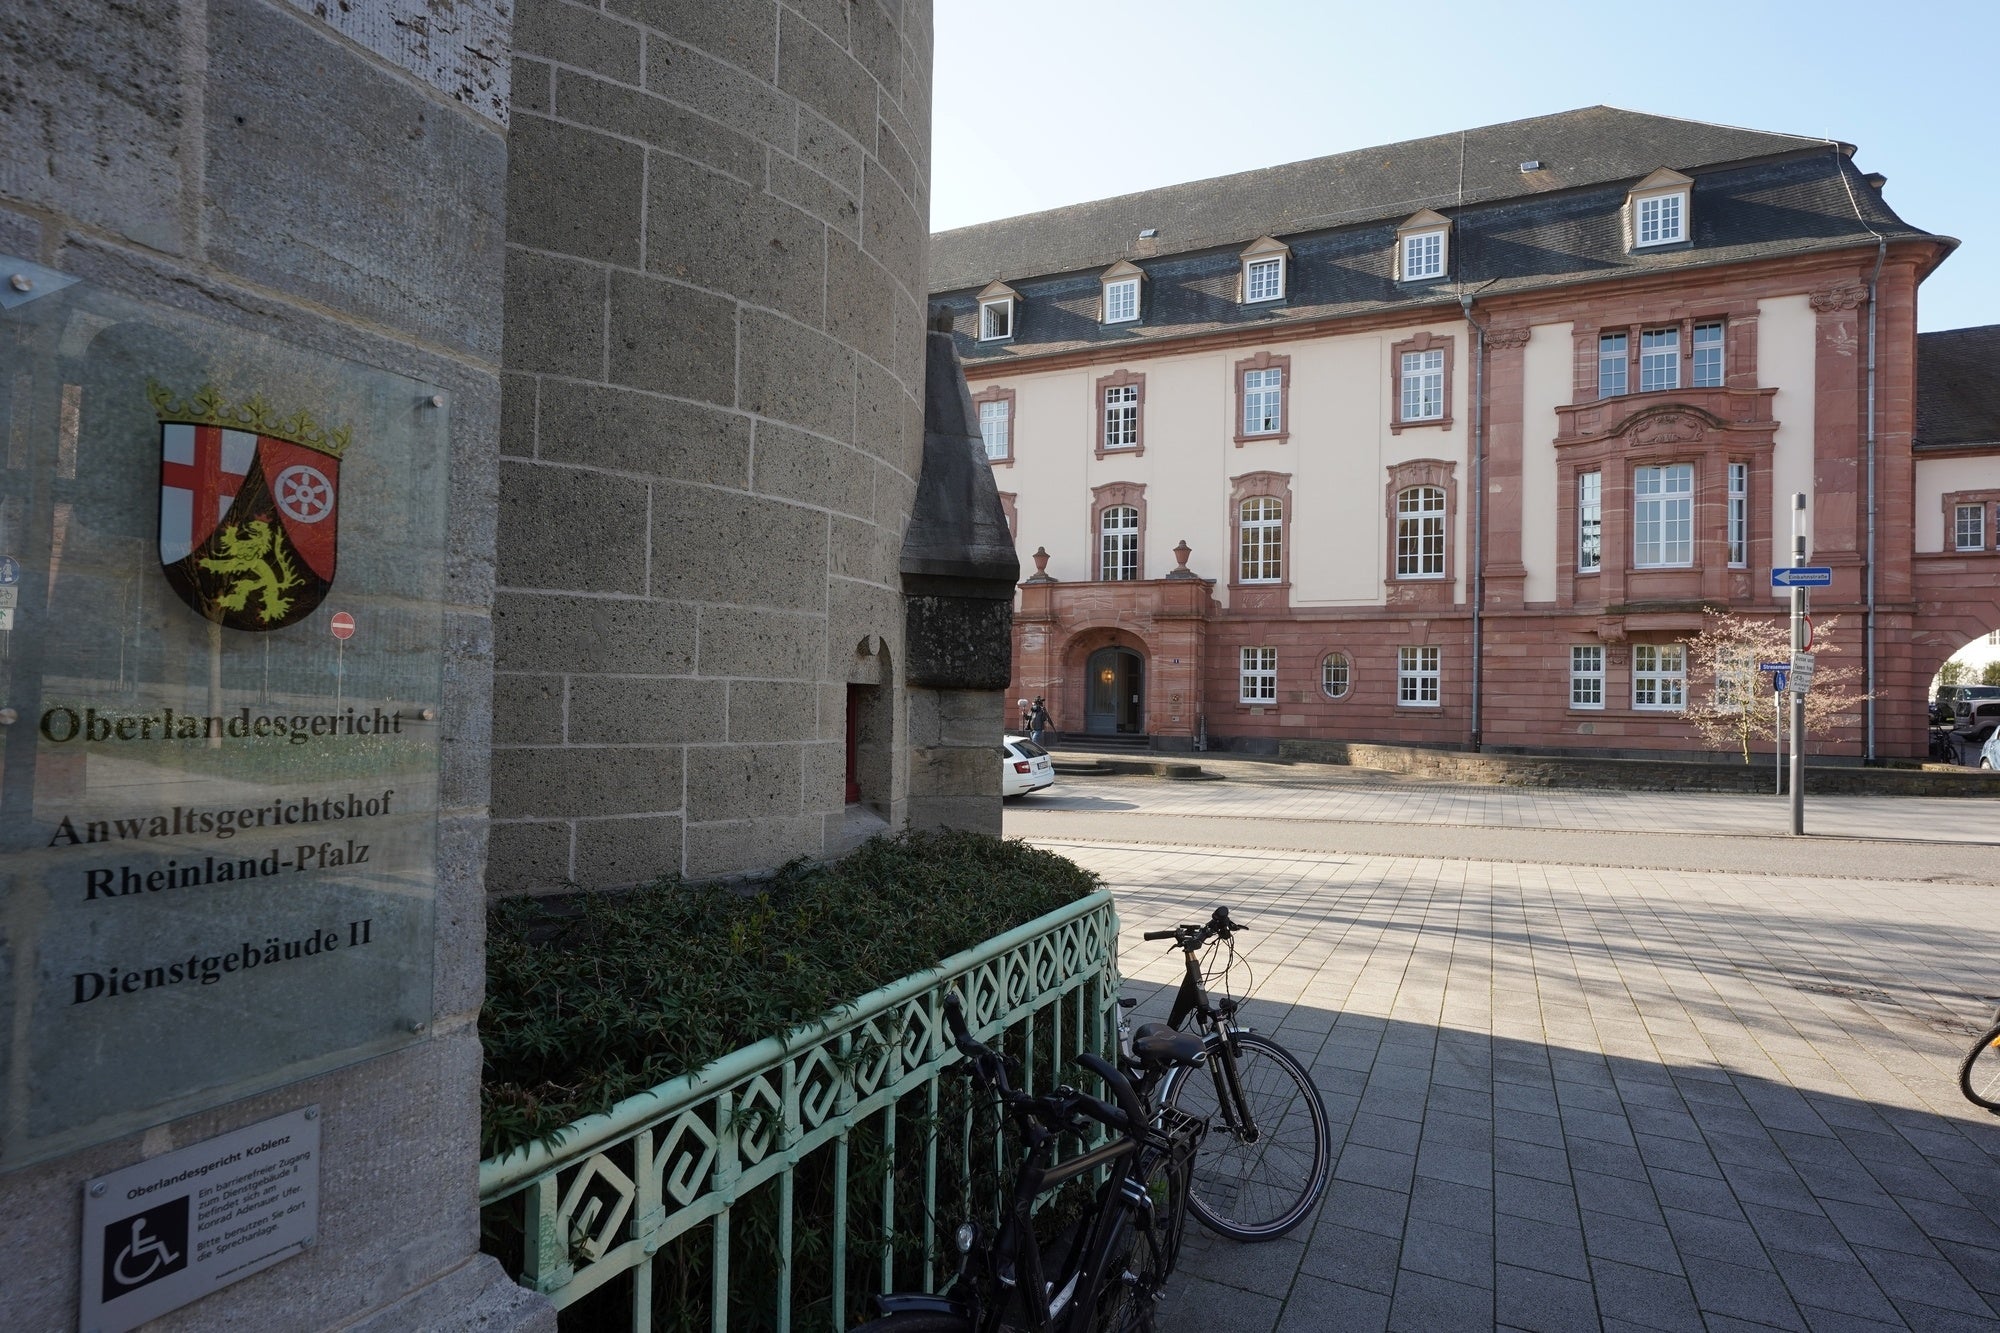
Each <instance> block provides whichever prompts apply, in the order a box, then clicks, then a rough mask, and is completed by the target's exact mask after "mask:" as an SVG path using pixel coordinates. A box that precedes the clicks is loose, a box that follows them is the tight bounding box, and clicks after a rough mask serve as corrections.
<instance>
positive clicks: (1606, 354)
mask: <svg viewBox="0 0 2000 1333" xmlns="http://www.w3.org/2000/svg"><path fill="white" fill-rule="evenodd" d="M1625 344H1626V335H1625V334H1622V333H1600V334H1598V335H1597V396H1598V397H1599V398H1616V397H1619V396H1620V395H1621V394H1623V393H1624V392H1625V383H1626V381H1625V375H1626V346H1625Z"/></svg>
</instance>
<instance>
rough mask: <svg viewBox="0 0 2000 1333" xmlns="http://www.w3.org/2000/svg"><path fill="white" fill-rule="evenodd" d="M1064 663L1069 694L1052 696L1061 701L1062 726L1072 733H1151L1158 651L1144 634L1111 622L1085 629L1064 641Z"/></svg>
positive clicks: (1052, 701)
mask: <svg viewBox="0 0 2000 1333" xmlns="http://www.w3.org/2000/svg"><path fill="white" fill-rule="evenodd" d="M1062 662H1063V681H1064V688H1063V692H1062V693H1063V697H1062V698H1061V699H1060V700H1053V699H1052V700H1050V705H1051V707H1052V708H1053V707H1055V706H1056V705H1057V704H1058V703H1059V704H1060V706H1061V709H1062V712H1061V713H1060V714H1059V715H1058V717H1057V719H1056V725H1057V727H1058V728H1059V729H1060V730H1062V731H1063V732H1065V733H1067V734H1069V735H1072V736H1081V735H1095V736H1131V737H1134V738H1137V737H1141V736H1144V735H1146V734H1147V720H1148V718H1149V716H1150V713H1151V710H1150V708H1149V707H1148V699H1147V687H1148V684H1149V677H1150V676H1151V675H1152V664H1153V654H1152V651H1151V649H1150V648H1149V646H1148V645H1147V643H1146V641H1145V640H1144V639H1143V638H1141V637H1140V636H1138V635H1137V634H1134V633H1133V632H1132V631H1130V630H1126V629H1117V628H1112V627H1108V626H1107V627H1099V628H1093V629H1084V630H1079V631H1078V632H1077V633H1075V634H1074V635H1072V636H1071V637H1070V640H1069V642H1068V643H1066V644H1064V645H1063V652H1062ZM1107 672H1109V673H1110V674H1109V676H1108V678H1107V676H1106V673H1107Z"/></svg>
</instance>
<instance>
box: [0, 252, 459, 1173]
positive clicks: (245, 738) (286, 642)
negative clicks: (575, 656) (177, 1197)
mask: <svg viewBox="0 0 2000 1333" xmlns="http://www.w3.org/2000/svg"><path fill="white" fill-rule="evenodd" d="M9 262H12V261H8V260H6V259H5V258H4V257H0V266H4V265H5V264H7V263H9ZM31 267H32V266H25V265H21V264H19V263H16V264H15V267H12V268H8V267H0V273H9V274H11V273H14V272H16V271H24V270H25V269H27V268H31ZM38 272H39V273H41V274H47V270H38ZM48 276H50V277H56V275H48ZM42 287H43V290H41V291H38V292H36V293H34V294H32V295H31V296H29V297H27V298H26V299H23V298H22V297H21V296H20V295H19V294H18V293H16V292H14V291H11V290H10V291H8V292H7V293H6V295H7V297H8V298H9V299H8V300H6V301H5V302H3V303H0V307H3V308H0V464H4V467H0V692H3V693H4V697H0V723H4V725H0V1034H4V1035H0V1080H4V1085H5V1101H4V1105H0V1169H8V1168H12V1167H16V1166H20V1165H22V1164H24V1163H27V1162H31V1161H36V1160H40V1159H43V1158H47V1157H50V1156H54V1155H56V1154H59V1153H64V1152H69V1151H72V1150H74V1149H76V1148H79V1147H82V1146H84V1145H86V1144H90V1143H95V1142H100V1141H102V1140H105V1139H108V1138H112V1137H115V1136H118V1135H120V1134H124V1133H129V1132H131V1131H132V1130H135V1129H138V1128H142V1127H144V1126H147V1125H152V1124H157V1123H160V1122H162V1121H165V1120H168V1119H171V1118H174V1117H176V1116H180V1115H184V1114H187V1113H190V1112H193V1111H197V1110H201V1109H204V1108H207V1107H211V1106H216V1105H219V1104H221V1103H224V1102H227V1101H232V1100H235V1099H237V1098H240V1097H244V1096H247V1095H249V1094H251V1093H255V1092H259V1091H263V1090H265V1089H268V1088H272V1087H275V1086H277V1085H279V1084H283V1083H288V1082H291V1081H294V1080H297V1079H301V1078H305V1077H307V1076H309V1075H313V1074H317V1073H321V1072H323V1071H325V1070H328V1069H331V1068H334V1067H337V1066H339V1065H343V1064H347V1063H350V1062H353V1061H355V1060H359V1059H363V1058H365V1057H368V1056H371V1055H376V1054H379V1053H381V1052H384V1051H388V1050H392V1049H394V1048H396V1047H398V1046H402V1045H406V1044H408V1043H410V1042H413V1041H416V1040H419V1039H420V1035H419V1034H421V1033H422V1032H423V1031H424V1030H425V1028H426V1027H427V1026H428V1024H429V1022H430V1019H431V958H432V916H433V910H434V900H435V896H436V883H437V809H438V733H439V725H438V721H437V717H438V707H439V696H440V690H441V682H442V649H443V637H444V611H443V598H444V595H445V547H446V529H445V507H446V482H447V472H448V467H447V464H448V442H449V438H450V431H449V423H448V408H447V406H446V402H445V399H444V397H443V395H442V394H441V393H440V392H439V391H438V390H437V389H436V388H435V387H434V386H431V385H428V384H422V383H418V382H417V381H415V380H412V379H409V378H406V377H404V376H402V375H397V374H393V373H391V372H389V371H385V370H381V369H377V368H375V367H372V366H366V365H361V364H357V363H355V362H352V361H346V360H342V359H340V358H338V357H333V356H327V355H324V354H319V353H313V352H308V351H306V350H304V349H302V348H299V347H296V346H291V345H287V344H285V343H282V342H280V341H278V340H276V339H274V338H271V337H267V336H264V335H261V334H257V333H252V332H246V331H244V330H242V329H238V328H233V327H229V326H226V325H223V324H219V323H215V322H213V321H209V320H206V319H202V318H198V317H196V316H193V315H189V314H185V313H182V312H179V311H175V310H171V309H168V308H166V307H162V306H154V305H142V304H138V303H135V302H133V301H130V300H125V299H122V298H119V297H114V296H112V295H109V294H107V293H104V292H101V291H98V290H95V289H93V288H92V287H91V286H90V285H89V284H85V283H75V284H70V285H61V280H60V278H57V280H56V281H55V282H47V283H43V284H42ZM49 288H54V289H53V290H49Z"/></svg>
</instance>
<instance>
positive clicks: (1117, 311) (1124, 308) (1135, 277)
mask: <svg viewBox="0 0 2000 1333" xmlns="http://www.w3.org/2000/svg"><path fill="white" fill-rule="evenodd" d="M1144 276H1145V274H1144V273H1143V272H1142V271H1141V270H1140V269H1139V267H1138V266H1137V265H1136V264H1129V263H1126V262H1125V261H1124V260H1122V259H1121V260H1119V261H1118V262H1117V263H1116V264H1113V265H1112V266H1111V267H1110V268H1108V269H1106V270H1105V271H1104V276H1103V278H1102V279H1100V281H1101V283H1102V284H1103V288H1104V307H1103V308H1104V322H1105V323H1106V324H1130V323H1132V322H1134V321H1135V320H1137V319H1138V318H1139V282H1140V279H1141V278H1143V277H1144Z"/></svg>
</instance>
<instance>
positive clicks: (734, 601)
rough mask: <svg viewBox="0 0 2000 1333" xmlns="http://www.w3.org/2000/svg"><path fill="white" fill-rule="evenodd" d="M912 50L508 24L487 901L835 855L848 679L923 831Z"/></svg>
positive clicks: (891, 783)
mask: <svg viewBox="0 0 2000 1333" xmlns="http://www.w3.org/2000/svg"><path fill="white" fill-rule="evenodd" d="M930 50H931V32H930V10H929V6H928V5H927V4H923V3H916V2H914V0H910V2H906V3H893V2H890V0H853V2H852V3H831V4H828V3H803V2H801V3H798V4H780V3H778V2H777V0H740V2H738V3H730V4H726V5H724V4H715V5H709V4H690V3H675V2H674V0H606V3H604V4H602V5H597V4H575V3H569V0H523V3H521V4H520V6H519V8H518V11H517V13H516V17H515V24H514V62H513V69H512V87H513V133H512V145H511V149H512V151H511V159H510V163H509V171H508V190H507V340H506V350H505V357H504V361H505V370H506V374H505V375H504V377H503V379H504V385H503V390H502V418H503V419H502V460H501V471H500V517H499V546H500V552H501V555H500V568H499V594H498V600H497V603H496V607H495V667H496V672H497V676H496V683H495V692H496V704H495V715H494V736H493V739H494V756H493V760H494V773H495V783H494V800H493V814H494V819H495V823H494V826H493V830H492V838H493V848H494V854H493V857H492V860H491V863H490V869H489V875H488V886H489V888H490V889H492V890H494V891H496V892H518V891H533V890H539V889H548V888H554V887H559V886H562V885H565V884H574V885H578V886H583V887H607V886H615V885H622V884H630V883H633V882H637V881H643V880H646V879H650V878H652V877H653V876H655V875H657V874H659V873H660V872H662V871H673V872H680V873H684V874H687V875H689V876H693V877H706V876H723V875H731V874H738V873H743V872H749V871H755V870H759V869H765V868H768V867H771V866H775V865H777V864H779V863H781V862H783V861H785V860H787V859H789V858H791V857H793V856H798V855H808V856H816V855H820V854H824V853H830V852H834V851H837V850H839V849H840V848H841V847H842V846H844V845H845V844H846V842H847V841H849V840H850V837H851V833H850V830H849V828H848V823H849V814H848V812H847V807H846V802H845V792H844V786H845V739H846V734H847V731H846V726H847V723H846V711H847V703H848V686H849V685H850V684H859V685H865V686H871V687H873V688H874V689H876V690H878V691H880V693H879V694H876V695H872V696H869V698H870V700H871V702H870V704H869V705H868V706H869V712H870V716H869V717H868V718H867V719H865V720H866V723H867V725H866V726H865V727H864V728H862V730H863V731H865V732H866V736H865V737H864V741H865V742H866V743H865V745H864V748H865V749H866V750H868V752H869V762H867V763H864V764H863V765H861V769H862V772H861V781H862V792H861V797H862V805H863V807H865V809H866V810H867V811H868V813H869V816H870V818H869V821H868V822H869V823H870V824H871V826H876V825H879V822H880V821H887V822H889V823H892V824H895V823H901V822H902V821H903V819H904V818H906V817H907V816H908V814H909V813H911V812H910V809H909V806H908V793H909V790H910V781H911V779H910V774H909V763H908V760H907V758H906V753H907V751H906V745H905V742H904V736H905V734H906V729H907V727H908V726H909V721H908V719H907V717H906V713H905V706H904V702H903V701H904V698H905V693H904V691H903V689H902V679H901V672H902V663H903V658H904V654H903V609H902V598H901V593H900V590H899V585H898V573H897V558H898V552H899V550H900V547H901V543H902V538H903V530H904V525H905V523H906V521H907V519H908V517H909V513H910V507H911V501H912V497H913V495H914V493H915V487H916V477H917V475H918V471H919V466H920V463H921V458H922V439H923V416H922V401H923V399H922V395H923V384H924V307H923V294H924V289H925V278H926V269H925V264H926V247H927V244H928V234H927V226H926V218H927V217H928V214H929V199H928V191H929V185H928V171H927V164H928V161H929V124H930ZM996 734H997V731H996ZM996 818H997V803H996Z"/></svg>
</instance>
